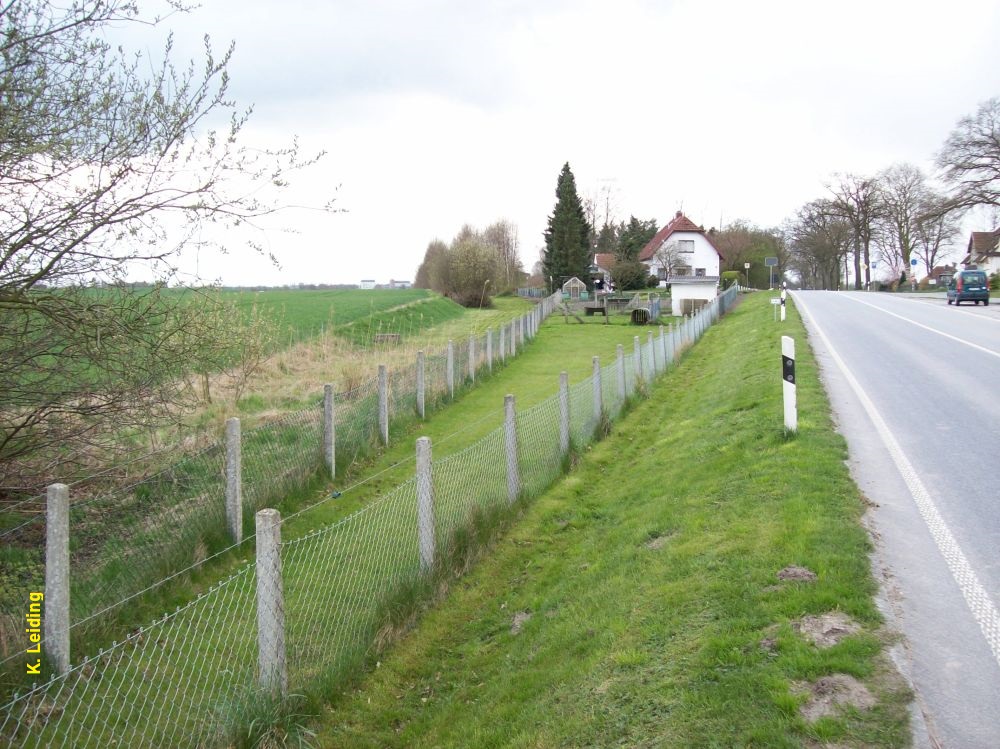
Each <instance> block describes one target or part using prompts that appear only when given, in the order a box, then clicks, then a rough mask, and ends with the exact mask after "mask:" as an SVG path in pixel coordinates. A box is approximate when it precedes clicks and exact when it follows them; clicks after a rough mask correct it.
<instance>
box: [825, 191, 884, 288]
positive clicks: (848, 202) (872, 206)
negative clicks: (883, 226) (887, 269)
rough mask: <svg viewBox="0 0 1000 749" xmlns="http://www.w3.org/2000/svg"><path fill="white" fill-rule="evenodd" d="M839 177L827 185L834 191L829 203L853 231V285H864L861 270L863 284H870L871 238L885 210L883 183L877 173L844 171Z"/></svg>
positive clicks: (865, 285) (858, 286) (865, 286)
mask: <svg viewBox="0 0 1000 749" xmlns="http://www.w3.org/2000/svg"><path fill="white" fill-rule="evenodd" d="M836 179H837V182H836V184H834V185H832V186H828V189H829V190H830V192H831V193H832V194H833V200H832V201H830V207H831V208H832V209H833V210H834V211H835V212H836V213H837V214H838V215H840V216H841V217H842V218H844V219H846V220H847V221H848V223H849V224H850V225H851V228H852V230H853V231H854V288H855V289H860V288H862V285H861V278H862V270H863V271H864V279H865V280H864V288H868V286H869V285H870V284H871V245H872V239H873V238H874V235H875V231H876V224H877V221H878V219H879V217H880V216H881V214H882V210H883V208H882V191H881V187H880V185H879V181H878V178H876V177H863V176H859V175H856V174H843V175H836ZM862 265H863V266H864V268H862Z"/></svg>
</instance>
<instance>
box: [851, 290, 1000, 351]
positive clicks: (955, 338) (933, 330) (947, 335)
mask: <svg viewBox="0 0 1000 749" xmlns="http://www.w3.org/2000/svg"><path fill="white" fill-rule="evenodd" d="M844 299H849V300H850V301H852V302H856V303H857V304H863V305H865V306H866V307H871V308H872V309H877V310H878V311H879V312H884V313H885V314H887V315H892V316H893V317H898V318H899V319H900V320H902V321H903V322H908V323H910V325H916V326H917V327H918V328H923V329H924V330H927V331H930V332H931V333H937V334H938V335H940V336H944V337H945V338H950V339H951V340H953V341H957V342H958V343H964V344H965V345H966V346H970V347H972V348H974V349H976V350H977V351H982V352H983V353H984V354H989V355H990V356H995V357H997V358H998V359H1000V351H994V350H993V349H989V348H985V347H983V346H980V345H979V344H978V343H973V342H972V341H967V340H965V339H964V338H959V337H958V336H954V335H952V334H951V333H945V332H943V331H941V330H938V329H937V328H931V327H929V326H927V325H924V324H922V323H919V322H915V321H913V320H911V319H910V318H908V317H903V316H902V315H897V314H896V313H895V312H890V311H889V310H887V309H884V308H882V307H879V306H878V305H876V304H872V303H871V302H865V301H862V300H861V299H856V298H855V297H852V296H849V295H847V296H844ZM984 319H986V318H984Z"/></svg>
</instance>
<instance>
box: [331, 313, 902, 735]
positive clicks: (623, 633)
mask: <svg viewBox="0 0 1000 749" xmlns="http://www.w3.org/2000/svg"><path fill="white" fill-rule="evenodd" d="M553 324H558V323H556V322H555V321H553V322H550V323H549V325H548V326H546V328H543V333H545V332H546V329H548V330H550V331H551V330H552V326H553ZM789 332H790V333H791V334H792V335H794V336H795V337H796V338H797V339H798V340H799V341H800V346H799V348H798V351H799V362H798V372H797V374H798V383H799V385H798V390H799V393H798V396H799V432H798V434H797V435H794V436H786V435H785V434H784V431H783V427H782V408H781V385H780V379H779V378H780V366H779V358H778V357H779V352H780V346H779V337H780V335H781V334H782V333H789ZM804 342H805V337H804V333H803V329H802V326H801V323H800V321H799V319H798V317H797V315H796V314H795V313H794V310H793V311H792V313H791V314H790V316H789V322H788V323H787V326H786V327H784V328H779V327H778V326H777V325H775V324H774V323H773V322H772V319H771V310H770V308H769V305H767V299H766V296H765V295H758V296H756V297H751V298H750V299H749V300H748V301H746V302H744V303H743V305H741V306H740V307H738V308H737V309H736V310H735V311H734V312H733V313H731V315H730V317H728V318H727V319H726V320H725V321H724V323H723V324H722V325H721V326H717V327H716V328H713V329H712V330H710V331H709V332H708V334H707V335H706V337H705V339H703V341H702V342H701V343H700V344H699V345H698V346H697V347H696V348H695V349H694V350H693V351H692V352H691V353H690V354H689V355H688V356H687V357H686V359H685V360H684V361H683V363H682V364H681V366H680V367H679V368H678V369H677V370H676V371H675V372H673V373H672V374H670V375H668V376H667V377H666V378H665V379H663V380H662V381H661V382H660V383H659V384H658V385H657V387H656V389H655V391H654V393H653V397H652V398H651V400H649V401H647V402H643V403H640V404H639V405H638V406H637V407H636V408H635V409H634V410H633V411H632V412H631V413H630V414H629V415H628V416H627V418H626V419H625V420H624V421H622V422H621V423H619V424H618V425H616V426H615V428H614V433H613V435H612V436H611V437H610V438H609V439H607V440H605V441H603V442H601V443H599V444H597V445H595V446H593V448H592V449H591V450H590V451H588V453H587V455H586V457H585V458H584V459H583V460H582V461H581V462H580V464H579V465H578V466H577V470H576V471H575V472H574V473H572V474H571V475H570V476H568V477H566V478H565V479H564V480H562V481H561V482H560V483H559V484H558V485H557V486H556V488H554V489H553V490H552V491H550V492H548V493H547V494H545V495H544V496H542V497H541V498H540V499H539V500H537V501H536V502H535V503H534V504H533V505H531V506H530V508H529V509H527V510H526V512H525V514H524V517H523V518H522V519H521V520H520V522H519V523H518V524H517V525H516V527H515V528H514V529H513V530H512V531H511V532H510V534H509V535H508V536H507V537H506V538H505V539H504V540H502V541H500V542H499V543H497V544H496V547H495V548H494V549H493V552H492V554H490V555H489V556H488V557H487V558H486V559H485V560H484V561H482V562H481V563H480V564H479V565H478V566H477V567H476V568H475V569H474V570H473V571H472V572H471V573H469V574H467V575H465V576H464V577H463V578H462V579H460V580H459V581H458V582H457V583H456V584H455V585H454V586H453V589H452V591H451V593H450V595H449V597H448V599H447V600H446V602H444V603H442V604H441V605H439V606H438V607H436V608H434V609H432V610H431V611H429V612H428V613H427V615H426V616H425V617H424V619H423V621H422V622H421V623H420V624H419V625H418V626H417V627H416V628H415V629H414V631H413V632H412V633H411V634H410V635H409V636H407V637H406V638H405V639H404V640H403V641H401V642H400V643H399V644H398V645H397V646H396V647H394V648H392V649H391V651H390V652H388V653H384V654H383V655H382V656H381V657H380V660H381V662H380V664H379V667H378V668H377V669H376V670H375V671H374V672H373V673H370V674H369V675H368V676H367V677H366V678H365V679H364V680H363V682H362V683H361V684H360V685H359V686H358V688H357V689H355V690H351V691H350V692H349V693H347V694H343V695H342V696H339V697H338V698H336V699H335V700H334V703H333V706H332V708H331V709H330V710H329V711H328V712H327V713H326V721H325V725H324V727H323V729H322V730H321V731H320V737H319V743H320V744H321V745H329V746H338V747H349V746H390V747H391V746H399V747H404V746H405V747H410V746H511V747H515V746H611V745H614V746H621V745H626V746H679V747H680V746H682V747H689V746H719V747H723V746H761V747H782V746H788V747H792V746H801V745H802V744H803V743H804V742H807V741H812V742H815V743H816V744H817V745H819V744H822V743H823V742H836V743H839V744H844V745H850V746H858V745H864V746H905V745H907V744H908V741H909V738H908V729H907V714H906V710H905V702H906V700H907V694H906V692H905V690H904V689H902V688H901V687H900V686H899V684H898V682H897V681H896V680H894V679H893V678H890V676H889V675H888V673H887V666H886V662H885V659H884V657H883V655H882V652H883V649H884V647H885V645H884V642H883V636H882V634H881V631H880V625H881V622H880V618H879V615H878V612H877V610H876V608H875V605H874V603H873V600H872V595H873V593H874V583H873V581H872V578H871V575H870V572H869V567H868V561H867V553H868V551H869V545H868V541H867V537H866V534H865V533H864V531H863V530H862V528H861V527H860V525H859V518H860V515H861V513H862V509H863V508H862V503H861V501H860V497H859V494H858V490H857V488H856V487H855V486H854V485H853V483H852V482H851V480H850V478H849V475H848V473H847V470H846V468H845V466H844V459H845V457H846V449H845V445H844V443H843V440H842V439H841V438H840V437H839V436H838V435H836V434H835V433H834V431H833V428H832V425H831V423H830V419H829V416H828V405H827V403H826V400H825V397H824V396H823V393H822V391H821V389H820V386H819V382H818V378H817V374H816V368H815V363H814V361H813V359H812V357H811V355H810V353H809V351H808V347H807V346H805V345H802V344H803V343H804ZM656 539H660V541H658V543H657V544H653V545H652V546H653V547H655V548H651V546H650V542H651V541H653V540H656ZM792 564H795V565H801V566H805V567H808V568H810V569H812V570H813V571H815V572H816V573H817V574H818V576H819V577H818V581H817V582H816V583H813V584H804V583H784V584H779V583H778V580H777V578H776V573H777V572H778V570H780V569H782V568H784V567H785V566H787V565H792ZM831 610H840V611H843V612H845V613H847V614H849V615H850V616H851V617H853V618H854V619H855V620H856V621H858V622H859V623H860V624H861V625H862V627H863V631H862V633H861V634H859V635H856V636H853V637H850V638H848V639H847V640H845V641H844V642H842V643H841V644H839V645H837V646H835V647H834V648H831V649H829V650H819V649H817V648H815V647H814V646H812V645H809V644H806V643H805V642H804V641H803V640H802V639H801V638H800V637H799V636H797V635H796V634H794V632H793V630H792V628H791V622H792V621H793V620H795V619H797V618H799V617H801V616H803V615H805V614H820V613H824V612H828V611H831ZM517 614H522V615H530V618H528V619H526V620H525V621H524V622H523V625H522V628H521V630H520V632H518V633H516V634H515V633H513V632H512V624H513V621H514V617H515V616H516V615H517ZM765 638H772V639H774V640H775V641H776V645H775V647H774V648H773V650H768V649H765V648H763V647H762V646H761V643H762V641H763V640H764V639H765ZM832 673H847V674H849V675H852V676H854V677H856V678H858V679H860V680H862V681H863V682H865V683H866V684H867V685H868V686H869V688H870V689H871V690H872V691H873V693H875V694H876V696H877V697H878V698H879V704H878V706H877V707H876V708H875V709H873V710H870V711H863V712H862V711H848V712H847V713H845V714H844V715H843V716H840V717H833V718H824V719H822V720H821V721H819V722H818V723H816V724H813V725H808V724H806V723H805V722H804V721H803V719H802V718H800V717H799V716H798V714H797V708H798V706H799V705H800V704H801V703H802V701H803V700H804V698H803V697H801V696H798V695H797V694H796V693H795V692H794V691H793V689H792V684H793V682H808V681H812V680H815V679H817V678H818V677H821V676H823V675H827V674H832Z"/></svg>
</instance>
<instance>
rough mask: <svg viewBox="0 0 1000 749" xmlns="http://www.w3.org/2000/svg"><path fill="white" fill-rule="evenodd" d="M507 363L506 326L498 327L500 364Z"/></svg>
mask: <svg viewBox="0 0 1000 749" xmlns="http://www.w3.org/2000/svg"><path fill="white" fill-rule="evenodd" d="M506 361H507V326H506V325H501V326H500V363H501V364H503V363H504V362H506Z"/></svg>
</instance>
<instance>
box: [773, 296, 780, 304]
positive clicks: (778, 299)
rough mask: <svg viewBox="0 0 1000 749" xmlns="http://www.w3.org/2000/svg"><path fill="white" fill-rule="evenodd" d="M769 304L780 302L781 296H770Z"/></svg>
mask: <svg viewBox="0 0 1000 749" xmlns="http://www.w3.org/2000/svg"><path fill="white" fill-rule="evenodd" d="M771 304H781V297H778V296H773V297H771Z"/></svg>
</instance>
